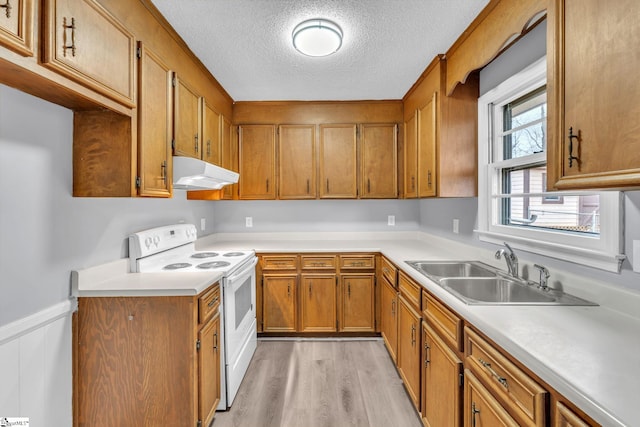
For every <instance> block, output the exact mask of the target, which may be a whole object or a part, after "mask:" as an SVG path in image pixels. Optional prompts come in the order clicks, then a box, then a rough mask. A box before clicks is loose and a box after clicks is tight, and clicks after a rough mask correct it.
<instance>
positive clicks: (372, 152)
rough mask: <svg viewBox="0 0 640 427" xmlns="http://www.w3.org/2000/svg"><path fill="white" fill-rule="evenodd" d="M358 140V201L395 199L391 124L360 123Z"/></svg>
mask: <svg viewBox="0 0 640 427" xmlns="http://www.w3.org/2000/svg"><path fill="white" fill-rule="evenodd" d="M361 129H362V132H361V141H360V168H361V177H362V179H361V181H360V198H363V199H385V198H386V199H395V198H396V197H398V174H397V170H398V169H397V165H398V162H397V157H398V155H397V153H398V150H397V146H398V145H397V134H398V126H397V125H396V124H394V123H392V124H364V125H362V127H361Z"/></svg>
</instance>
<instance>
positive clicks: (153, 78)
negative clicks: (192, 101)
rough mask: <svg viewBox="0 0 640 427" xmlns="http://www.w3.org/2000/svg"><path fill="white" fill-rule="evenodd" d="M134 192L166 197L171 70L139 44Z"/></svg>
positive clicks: (169, 178) (169, 169)
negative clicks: (137, 180) (136, 154)
mask: <svg viewBox="0 0 640 427" xmlns="http://www.w3.org/2000/svg"><path fill="white" fill-rule="evenodd" d="M139 52H140V55H139V56H140V59H139V66H138V73H139V74H138V75H139V77H138V89H139V91H140V93H139V95H138V100H139V102H140V105H141V106H144V108H139V109H138V176H139V177H140V181H139V186H138V194H139V195H140V196H153V197H170V196H171V182H172V164H173V162H172V161H171V135H172V131H173V121H172V117H171V114H172V91H171V78H172V72H171V70H169V67H168V66H167V65H166V64H165V63H164V61H163V60H162V59H161V58H160V57H158V56H157V55H156V54H155V53H153V52H152V51H150V50H149V49H147V47H146V46H145V45H143V44H142V43H140V44H139Z"/></svg>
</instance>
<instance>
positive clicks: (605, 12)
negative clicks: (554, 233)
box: [547, 0, 640, 190]
mask: <svg viewBox="0 0 640 427" xmlns="http://www.w3.org/2000/svg"><path fill="white" fill-rule="evenodd" d="M638 16H640V2H638V1H637V0H620V1H616V2H613V3H611V5H609V4H608V5H607V7H602V2H599V1H598V0H553V1H550V2H549V9H548V26H547V62H548V73H547V85H548V86H547V88H548V109H549V110H548V111H549V114H548V116H549V126H548V128H549V135H548V148H547V156H548V167H547V169H548V171H547V173H548V177H547V182H548V187H549V188H550V189H553V188H555V189H560V190H564V189H587V188H623V187H638V186H640V129H639V122H638V117H640V102H638V99H640V83H638V80H637V79H636V78H635V73H636V70H638V69H640V55H638V46H640V26H638V23H637V17H638Z"/></svg>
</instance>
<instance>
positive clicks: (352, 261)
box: [340, 254, 376, 270]
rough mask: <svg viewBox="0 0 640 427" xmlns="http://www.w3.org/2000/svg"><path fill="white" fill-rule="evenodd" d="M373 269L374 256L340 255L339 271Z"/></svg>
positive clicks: (374, 263)
mask: <svg viewBox="0 0 640 427" xmlns="http://www.w3.org/2000/svg"><path fill="white" fill-rule="evenodd" d="M373 268H376V256H375V255H373V254H364V255H357V254H353V255H340V269H341V270H363V269H364V270H371V269H373Z"/></svg>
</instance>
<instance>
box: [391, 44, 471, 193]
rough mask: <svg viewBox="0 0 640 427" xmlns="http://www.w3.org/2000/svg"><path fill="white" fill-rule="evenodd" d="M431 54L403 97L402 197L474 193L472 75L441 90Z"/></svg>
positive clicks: (441, 62) (442, 71)
mask: <svg viewBox="0 0 640 427" xmlns="http://www.w3.org/2000/svg"><path fill="white" fill-rule="evenodd" d="M445 76H446V60H445V58H444V57H443V56H437V57H436V58H435V59H434V60H433V61H432V62H431V64H430V65H429V66H428V67H427V69H426V70H425V72H424V73H423V74H422V76H421V77H420V79H418V81H417V82H416V84H415V85H414V86H413V87H412V88H411V90H409V92H408V93H407V95H406V96H405V97H404V99H403V101H404V111H405V113H404V114H405V116H404V125H405V140H404V174H403V175H404V197H406V198H412V197H434V196H438V197H469V196H475V195H476V194H477V161H478V160H477V152H478V149H477V125H478V117H477V116H478V107H477V104H478V79H477V76H475V75H471V76H469V77H468V79H467V81H466V83H465V84H461V85H458V86H457V87H456V89H455V91H454V92H453V93H452V94H451V95H449V96H447V95H446V94H445V93H446V92H445Z"/></svg>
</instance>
